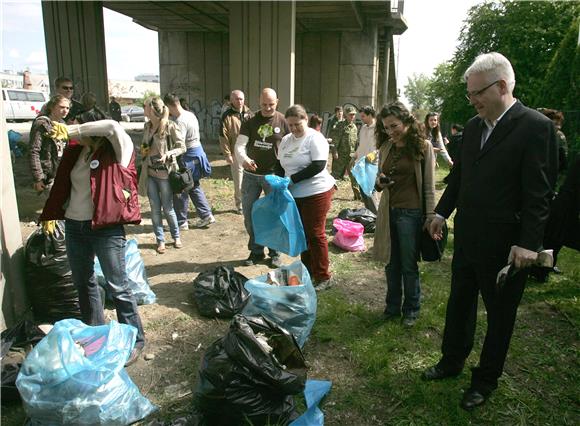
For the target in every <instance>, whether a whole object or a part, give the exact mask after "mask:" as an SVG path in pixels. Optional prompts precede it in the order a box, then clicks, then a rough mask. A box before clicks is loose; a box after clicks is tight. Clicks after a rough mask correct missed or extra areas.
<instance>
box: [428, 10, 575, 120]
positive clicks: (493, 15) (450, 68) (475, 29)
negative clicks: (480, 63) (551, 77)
mask: <svg viewBox="0 0 580 426" xmlns="http://www.w3.org/2000/svg"><path fill="white" fill-rule="evenodd" d="M579 13H580V3H579V2H563V1H542V2H539V1H502V2H499V3H495V2H493V3H492V2H486V3H482V4H479V5H476V6H474V7H472V8H471V9H470V10H469V13H468V17H467V19H466V20H465V23H464V26H463V28H462V30H461V34H460V36H459V46H458V47H457V50H456V52H455V54H454V57H453V58H452V60H451V61H450V62H449V63H448V64H445V65H444V67H443V68H441V69H439V68H438V70H436V73H435V75H434V78H433V80H432V82H431V90H430V94H429V97H430V98H431V99H442V100H443V101H442V102H441V108H440V110H441V112H442V114H443V116H444V119H445V120H446V121H455V122H465V121H467V120H468V119H469V118H470V117H471V116H473V114H474V110H473V108H472V107H471V106H470V105H469V103H468V102H467V101H466V100H465V97H464V94H465V84H464V83H463V82H462V77H463V73H464V72H465V70H466V69H467V68H468V67H469V65H470V64H471V63H472V62H473V60H474V59H475V58H476V56H478V55H479V54H481V53H485V52H491V51H496V52H500V53H501V54H503V55H504V56H506V57H507V58H508V59H509V60H510V62H511V63H512V66H513V67H514V71H515V74H516V88H515V91H514V94H515V96H516V97H517V98H518V99H520V100H521V101H522V102H523V103H524V104H526V105H528V106H530V107H538V106H546V105H541V102H542V100H543V99H544V95H543V89H544V87H545V86H544V79H545V76H546V72H547V70H548V67H549V65H550V64H551V63H552V61H553V58H554V55H555V54H556V51H557V50H558V48H559V46H560V44H561V42H562V40H563V38H564V36H565V34H566V33H567V31H568V29H569V27H570V25H571V24H572V22H573V21H574V20H575V18H576V17H577V16H578V15H579Z"/></svg>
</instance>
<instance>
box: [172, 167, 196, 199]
mask: <svg viewBox="0 0 580 426" xmlns="http://www.w3.org/2000/svg"><path fill="white" fill-rule="evenodd" d="M177 165H178V168H177V171H175V170H173V171H171V172H169V186H170V187H171V190H172V191H173V193H174V194H181V193H182V192H183V191H189V190H190V189H191V188H193V186H194V185H195V182H194V181H193V173H192V172H191V169H189V168H187V167H186V166H185V164H183V162H182V161H181V159H180V160H179V161H178V162H177Z"/></svg>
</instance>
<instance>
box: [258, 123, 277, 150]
mask: <svg viewBox="0 0 580 426" xmlns="http://www.w3.org/2000/svg"><path fill="white" fill-rule="evenodd" d="M273 134H274V129H273V128H272V126H271V125H270V124H262V125H261V126H260V127H259V128H258V135H260V137H261V138H262V141H265V140H266V138H268V137H270V136H272V135H273ZM270 145H272V144H270Z"/></svg>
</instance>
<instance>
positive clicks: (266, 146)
mask: <svg viewBox="0 0 580 426" xmlns="http://www.w3.org/2000/svg"><path fill="white" fill-rule="evenodd" d="M254 146H255V147H256V148H261V149H272V142H265V141H259V140H258V141H254Z"/></svg>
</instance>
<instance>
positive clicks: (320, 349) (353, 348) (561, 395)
mask: <svg viewBox="0 0 580 426" xmlns="http://www.w3.org/2000/svg"><path fill="white" fill-rule="evenodd" d="M446 173H447V170H445V168H443V167H440V168H438V169H437V177H438V180H440V179H441V178H442V177H443V176H445V175H446ZM339 192H340V193H342V194H343V196H342V199H348V196H345V195H344V194H345V193H346V194H348V185H347V184H345V183H342V184H341V185H340V191H339ZM347 204H348V203H347ZM340 208H344V206H333V211H334V210H336V211H338V210H340ZM450 225H451V226H452V222H450ZM452 237H453V236H452V234H451V235H450V241H449V244H448V246H447V247H448V250H447V251H446V253H445V256H444V258H443V260H442V261H441V262H434V263H421V264H420V270H421V282H422V308H421V316H420V319H419V321H418V322H417V324H416V326H415V327H414V328H412V329H410V330H409V329H405V328H403V327H402V326H401V325H400V324H399V323H398V322H384V321H383V320H382V319H381V315H380V314H381V311H380V310H378V309H377V306H378V305H381V306H382V303H384V302H382V300H383V299H384V287H385V285H386V284H383V285H382V286H381V287H380V288H381V293H379V294H377V295H376V298H377V299H378V300H379V302H377V301H374V303H369V302H368V301H364V300H358V299H357V297H356V295H355V296H354V297H353V296H352V295H351V294H350V293H348V292H347V291H345V290H344V289H343V288H341V287H340V288H336V289H332V290H330V291H327V292H323V293H322V294H320V295H319V302H318V314H317V321H316V324H315V327H314V330H313V334H312V336H311V340H310V343H312V344H314V345H315V347H316V349H315V352H316V353H319V354H324V353H325V352H328V351H338V352H340V354H341V358H342V359H343V360H344V365H345V366H344V368H346V369H352V372H353V375H354V377H355V378H356V382H357V384H358V387H356V388H355V387H347V386H340V385H337V386H334V387H333V391H332V394H331V397H329V398H328V400H329V401H333V405H327V406H325V407H324V410H325V411H326V412H327V413H328V414H329V417H331V416H332V418H336V417H339V415H340V413H344V412H348V413H350V416H351V417H352V418H356V419H357V424H369V425H370V424H388V425H464V424H465V425H467V424H482V425H483V424H486V425H487V424H491V425H495V424H500V425H504V424H505V425H568V424H570V425H572V424H580V387H579V386H578V383H579V382H580V370H579V368H578V359H579V356H578V355H579V345H578V343H579V340H578V338H579V332H578V330H579V325H580V324H579V322H580V304H579V300H578V299H579V296H580V292H579V291H578V283H579V282H580V255H579V254H578V252H576V251H573V250H569V249H564V250H562V252H561V254H560V257H559V261H558V265H559V267H560V268H561V269H562V270H563V271H564V274H562V275H554V274H552V275H551V276H550V280H549V282H548V283H546V284H539V283H536V282H534V281H532V280H528V286H527V288H526V291H525V294H524V297H523V300H522V302H521V304H520V308H519V312H518V320H517V322H516V327H515V331H514V336H513V338H512V342H511V346H510V351H509V353H508V358H507V362H506V366H505V373H504V375H503V376H502V378H501V379H500V385H499V388H498V390H497V391H495V392H494V393H493V395H492V397H491V398H490V400H489V401H488V402H487V403H486V404H485V405H484V406H483V407H481V408H479V409H477V410H475V411H474V412H472V413H468V412H466V411H464V410H462V409H461V408H460V407H459V405H458V403H459V400H460V398H461V394H462V391H463V389H465V388H467V387H468V386H469V381H470V372H469V368H467V367H471V366H475V365H477V362H478V359H479V353H480V351H481V345H482V343H483V338H484V335H485V327H486V318H485V311H484V307H483V302H482V301H481V299H480V303H479V312H478V324H477V330H476V341H475V347H474V350H473V352H472V354H471V355H470V357H469V358H468V360H467V367H466V369H465V371H464V373H463V374H462V375H460V376H459V377H457V378H454V379H450V380H445V381H442V382H437V383H425V382H423V381H421V380H420V373H421V372H422V370H424V369H425V368H426V367H428V366H430V365H432V364H434V363H435V362H437V361H438V360H439V358H440V356H441V355H440V345H441V337H442V333H443V327H444V322H445V309H446V304H447V298H448V295H449V287H450V280H451V276H450V274H451V256H452V245H453V241H452ZM331 264H332V266H333V269H334V273H335V277H338V279H339V281H341V282H348V281H349V280H353V279H357V280H359V281H360V280H365V279H366V280H367V281H369V280H376V279H377V277H380V280H382V282H383V283H384V280H385V278H384V274H383V273H382V268H383V266H384V265H381V264H378V263H377V262H374V261H373V260H371V259H370V258H369V256H368V255H366V254H355V255H352V254H332V255H331ZM371 302H372V301H371ZM314 356H315V355H314ZM329 379H332V378H329ZM329 424H346V423H344V422H340V421H339V422H335V421H333V420H331V421H330V422H329Z"/></svg>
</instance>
